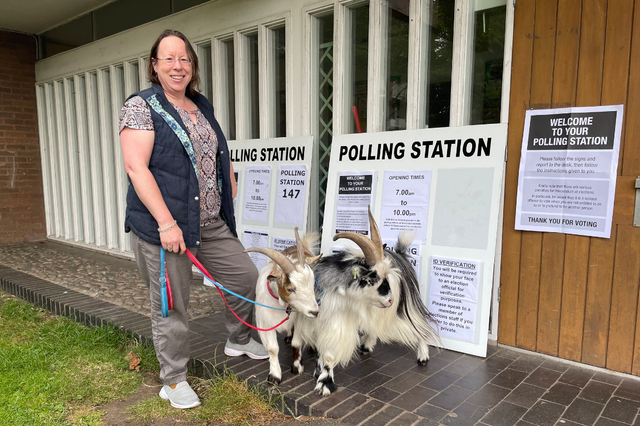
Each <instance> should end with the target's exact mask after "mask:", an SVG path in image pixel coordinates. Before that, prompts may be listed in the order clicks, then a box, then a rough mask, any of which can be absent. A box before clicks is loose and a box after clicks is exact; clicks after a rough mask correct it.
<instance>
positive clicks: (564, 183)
mask: <svg viewBox="0 0 640 426" xmlns="http://www.w3.org/2000/svg"><path fill="white" fill-rule="evenodd" d="M622 108H623V106H622V105H609V106H599V107H584V108H562V109H549V110H535V111H534V110H530V111H527V115H526V121H525V128H524V136H523V142H522V156H521V159H520V172H519V178H518V197H517V204H516V221H515V229H520V230H525V231H542V232H561V233H566V234H575V235H585V236H591V237H603V238H609V237H610V235H611V219H612V216H613V205H614V196H615V188H616V176H617V169H618V155H619V149H620V134H621V132H622V112H623V109H622Z"/></svg>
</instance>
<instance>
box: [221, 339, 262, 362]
mask: <svg viewBox="0 0 640 426" xmlns="http://www.w3.org/2000/svg"><path fill="white" fill-rule="evenodd" d="M224 354H225V355H226V356H241V355H246V356H248V357H249V358H251V359H267V358H269V353H268V352H267V350H266V349H265V348H264V346H262V344H260V343H258V342H256V341H255V340H253V339H249V343H247V344H245V345H239V344H237V343H231V342H230V341H229V339H227V343H226V344H225V345H224Z"/></svg>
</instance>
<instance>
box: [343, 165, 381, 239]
mask: <svg viewBox="0 0 640 426" xmlns="http://www.w3.org/2000/svg"><path fill="white" fill-rule="evenodd" d="M372 194H373V172H371V171H362V172H342V173H340V176H339V179H338V200H337V203H336V233H338V232H343V231H351V232H359V233H361V234H364V235H369V214H368V210H367V209H368V207H369V206H370V205H371V196H372Z"/></svg>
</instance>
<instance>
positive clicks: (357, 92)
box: [347, 4, 369, 133]
mask: <svg viewBox="0 0 640 426" xmlns="http://www.w3.org/2000/svg"><path fill="white" fill-rule="evenodd" d="M350 15H351V20H350V23H351V28H350V39H349V41H348V43H349V46H348V47H349V49H350V56H351V60H350V64H349V68H350V70H351V72H350V81H349V83H348V84H347V87H348V90H349V93H350V97H351V105H350V106H351V108H352V111H353V121H352V124H351V125H350V126H349V127H348V128H349V129H350V132H349V133H356V132H357V133H360V132H362V133H364V132H366V131H367V95H368V84H367V83H368V82H367V78H368V73H367V70H368V62H369V5H368V4H367V5H364V6H360V7H357V8H354V9H351V13H350Z"/></svg>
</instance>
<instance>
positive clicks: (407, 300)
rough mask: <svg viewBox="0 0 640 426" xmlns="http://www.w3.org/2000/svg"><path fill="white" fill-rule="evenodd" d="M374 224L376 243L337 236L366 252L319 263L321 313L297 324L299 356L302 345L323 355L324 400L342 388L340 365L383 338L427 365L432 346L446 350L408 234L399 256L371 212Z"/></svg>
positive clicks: (320, 384)
mask: <svg viewBox="0 0 640 426" xmlns="http://www.w3.org/2000/svg"><path fill="white" fill-rule="evenodd" d="M369 223H370V230H371V239H369V238H367V237H366V236H364V235H362V234H358V233H354V232H341V233H339V234H336V235H335V236H334V238H333V239H334V241H335V240H337V239H339V238H347V239H350V240H352V241H353V242H355V243H356V244H357V245H358V246H359V247H360V249H361V250H362V251H358V250H346V251H343V252H339V253H336V254H333V255H331V256H326V257H324V258H322V259H321V260H320V261H319V262H318V263H316V265H315V267H314V272H315V274H316V278H317V281H318V285H319V287H320V288H321V289H322V295H321V305H322V306H321V310H320V314H319V315H318V318H317V320H314V321H309V320H308V319H307V318H304V317H297V318H296V321H295V324H294V327H295V328H294V334H293V340H292V343H291V344H292V346H293V348H294V356H295V355H296V354H300V349H299V348H300V346H301V345H302V343H307V344H309V345H311V346H312V347H313V348H314V349H315V350H316V351H317V364H316V371H315V377H316V379H317V383H316V388H315V390H316V392H317V393H319V394H321V395H324V396H326V395H329V394H330V393H331V392H333V391H335V389H336V385H335V383H334V379H333V370H334V368H335V366H336V365H341V366H345V365H346V364H347V363H348V362H349V361H350V360H351V359H352V358H353V357H354V356H355V355H356V353H357V349H359V348H361V350H362V349H364V350H365V351H371V350H372V349H373V346H374V345H375V343H376V341H377V339H378V338H380V339H381V340H382V341H383V342H395V343H401V344H404V345H406V346H409V347H412V348H414V349H417V352H418V363H419V364H421V365H424V364H426V362H427V361H428V359H429V348H428V345H429V344H435V345H438V346H440V345H441V344H440V339H439V337H438V333H437V332H436V331H435V329H433V327H432V326H431V325H430V324H429V321H431V320H432V318H431V315H430V314H429V312H428V311H427V309H426V307H425V306H424V304H423V303H422V300H421V299H420V294H419V290H418V284H417V278H416V275H415V272H414V271H413V268H412V267H411V264H410V263H409V261H408V258H407V255H406V249H407V247H408V245H409V244H410V243H411V241H410V240H411V237H410V236H409V235H408V234H404V235H403V236H402V237H401V238H400V239H399V241H398V245H397V246H396V250H397V251H398V253H393V252H391V251H389V250H385V249H384V248H383V246H382V241H381V238H380V232H379V230H378V226H377V224H376V222H375V220H374V219H373V216H372V214H371V211H369ZM381 308H382V309H381ZM360 332H363V333H364V336H363V338H362V341H361V337H360ZM294 361H295V362H298V363H299V362H300V361H299V360H296V359H295V358H294Z"/></svg>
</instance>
